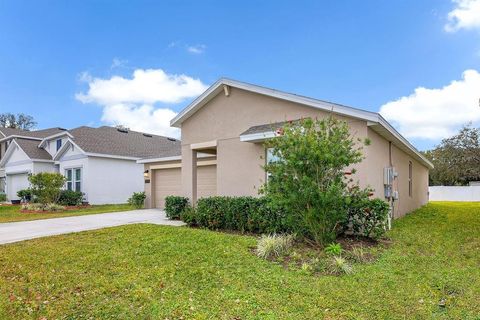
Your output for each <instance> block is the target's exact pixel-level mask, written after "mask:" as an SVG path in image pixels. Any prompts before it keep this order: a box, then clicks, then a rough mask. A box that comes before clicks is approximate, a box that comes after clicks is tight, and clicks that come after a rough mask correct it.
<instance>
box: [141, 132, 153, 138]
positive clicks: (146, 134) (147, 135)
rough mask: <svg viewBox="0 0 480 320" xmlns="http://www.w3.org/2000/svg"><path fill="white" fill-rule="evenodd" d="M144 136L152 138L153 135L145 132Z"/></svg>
mask: <svg viewBox="0 0 480 320" xmlns="http://www.w3.org/2000/svg"><path fill="white" fill-rule="evenodd" d="M143 136H144V137H147V138H152V137H153V136H152V135H151V134H148V133H144V134H143Z"/></svg>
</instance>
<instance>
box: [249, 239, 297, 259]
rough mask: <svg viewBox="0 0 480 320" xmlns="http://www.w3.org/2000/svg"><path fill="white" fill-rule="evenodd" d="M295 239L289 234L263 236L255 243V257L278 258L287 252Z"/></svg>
mask: <svg viewBox="0 0 480 320" xmlns="http://www.w3.org/2000/svg"><path fill="white" fill-rule="evenodd" d="M294 239H295V237H294V236H293V235H291V234H285V235H276V234H273V235H263V236H262V237H261V238H260V239H259V240H258V243H257V248H256V250H255V252H256V254H257V256H259V257H260V258H263V259H268V258H273V257H279V256H282V255H284V254H286V253H287V252H288V250H290V248H291V247H292V245H293V241H294Z"/></svg>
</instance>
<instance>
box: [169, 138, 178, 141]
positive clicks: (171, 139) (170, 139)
mask: <svg viewBox="0 0 480 320" xmlns="http://www.w3.org/2000/svg"><path fill="white" fill-rule="evenodd" d="M167 140H169V141H177V139H173V138H167Z"/></svg>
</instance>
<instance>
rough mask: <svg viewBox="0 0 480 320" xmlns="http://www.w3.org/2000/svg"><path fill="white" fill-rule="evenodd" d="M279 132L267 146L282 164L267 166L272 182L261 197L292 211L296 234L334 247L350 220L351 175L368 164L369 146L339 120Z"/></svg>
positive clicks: (295, 125) (308, 122)
mask: <svg viewBox="0 0 480 320" xmlns="http://www.w3.org/2000/svg"><path fill="white" fill-rule="evenodd" d="M277 132H278V137H277V138H274V139H270V140H268V141H267V142H266V143H265V145H266V147H267V148H271V152H272V155H273V157H274V158H276V159H278V160H276V161H273V162H270V163H267V164H266V165H265V170H266V171H267V174H268V181H267V183H266V184H265V185H264V186H263V188H262V190H261V192H263V193H265V194H266V195H267V196H268V197H269V198H270V199H271V200H272V203H273V204H274V205H279V206H280V207H282V208H283V209H284V210H286V211H287V220H288V221H287V224H288V225H289V226H290V227H291V228H292V231H293V232H295V233H297V234H298V235H300V236H304V237H305V238H306V239H310V240H313V241H314V242H315V243H317V244H319V245H322V246H324V245H325V244H328V243H331V242H332V241H333V240H335V238H336V236H337V234H338V233H340V232H341V231H342V227H343V223H344V222H345V221H346V219H347V213H348V209H347V202H348V190H347V186H348V183H352V182H353V180H352V179H348V178H346V175H345V171H346V168H348V167H350V166H351V165H353V164H356V163H359V162H361V161H362V159H363V156H362V152H361V150H362V146H363V143H362V141H361V140H360V139H355V138H353V137H352V136H351V134H350V131H349V127H348V125H347V123H346V122H344V121H339V120H336V119H334V118H333V117H328V118H326V119H322V120H312V119H304V120H300V121H296V122H291V123H288V124H287V125H285V126H284V127H283V128H282V129H280V130H278V131H277ZM364 143H368V141H367V140H366V141H364ZM352 171H353V172H352V173H354V172H355V171H354V170H352Z"/></svg>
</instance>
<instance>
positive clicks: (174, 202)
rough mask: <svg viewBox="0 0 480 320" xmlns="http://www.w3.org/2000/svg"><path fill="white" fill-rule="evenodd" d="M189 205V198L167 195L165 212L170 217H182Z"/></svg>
mask: <svg viewBox="0 0 480 320" xmlns="http://www.w3.org/2000/svg"><path fill="white" fill-rule="evenodd" d="M187 206H188V198H187V197H180V196H168V197H165V214H166V215H167V218H169V219H180V216H181V214H182V212H183V211H184V210H185V209H186V208H187Z"/></svg>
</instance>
